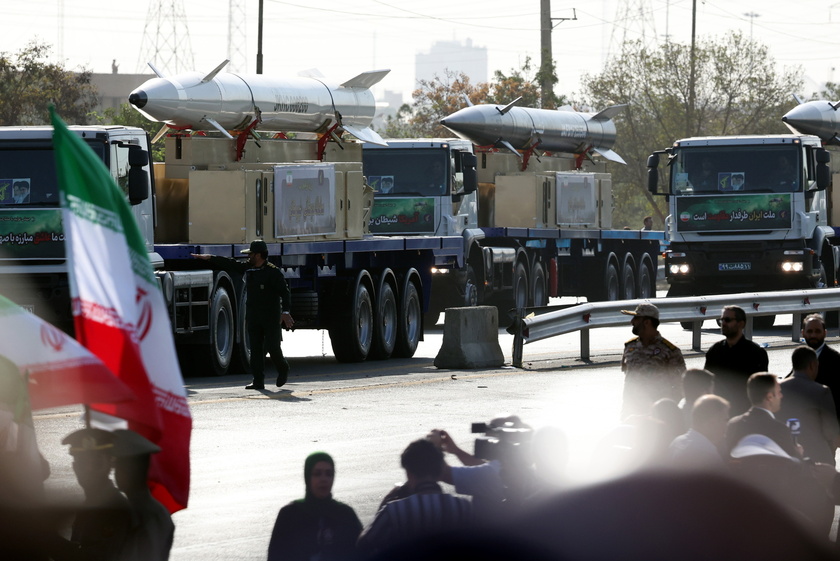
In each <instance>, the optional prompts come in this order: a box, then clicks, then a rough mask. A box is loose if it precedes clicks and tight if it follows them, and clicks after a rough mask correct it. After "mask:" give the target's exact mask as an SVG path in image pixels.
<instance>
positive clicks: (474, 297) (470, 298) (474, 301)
mask: <svg viewBox="0 0 840 561" xmlns="http://www.w3.org/2000/svg"><path fill="white" fill-rule="evenodd" d="M464 306H467V307H472V306H478V281H477V280H476V276H475V269H473V266H472V265H467V280H466V282H465V284H464Z"/></svg>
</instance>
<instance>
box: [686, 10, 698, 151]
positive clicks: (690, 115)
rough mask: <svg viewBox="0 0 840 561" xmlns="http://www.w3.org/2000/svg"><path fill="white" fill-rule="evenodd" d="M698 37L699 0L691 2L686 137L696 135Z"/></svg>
mask: <svg viewBox="0 0 840 561" xmlns="http://www.w3.org/2000/svg"><path fill="white" fill-rule="evenodd" d="M696 36H697V0H691V54H690V55H689V56H690V58H691V63H690V65H691V70H690V71H689V75H688V108H687V110H686V112H685V136H686V137H689V136H692V135H693V134H694V132H693V126H694V82H695V76H696V68H695V67H696V66H697V57H696V55H695V53H694V48H695V45H696Z"/></svg>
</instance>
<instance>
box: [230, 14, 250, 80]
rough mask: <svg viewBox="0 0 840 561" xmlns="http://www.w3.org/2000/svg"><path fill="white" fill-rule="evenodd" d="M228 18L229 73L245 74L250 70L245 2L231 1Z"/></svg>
mask: <svg viewBox="0 0 840 561" xmlns="http://www.w3.org/2000/svg"><path fill="white" fill-rule="evenodd" d="M228 10H229V17H228V59H229V60H230V64H228V66H227V68H226V70H227V71H228V72H239V73H244V72H247V70H248V53H247V52H246V49H245V47H246V45H247V44H248V35H247V33H246V27H245V24H246V22H247V21H248V19H247V17H246V14H245V0H230V4H229V8H228Z"/></svg>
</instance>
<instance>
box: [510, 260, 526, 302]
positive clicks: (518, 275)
mask: <svg viewBox="0 0 840 561" xmlns="http://www.w3.org/2000/svg"><path fill="white" fill-rule="evenodd" d="M513 307H514V308H526V307H528V272H527V271H526V270H525V264H524V263H522V261H519V262H518V263H517V264H516V268H514V270H513Z"/></svg>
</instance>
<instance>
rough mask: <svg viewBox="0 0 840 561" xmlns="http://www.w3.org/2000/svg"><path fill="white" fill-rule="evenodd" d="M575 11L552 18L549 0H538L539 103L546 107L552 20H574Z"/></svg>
mask: <svg viewBox="0 0 840 561" xmlns="http://www.w3.org/2000/svg"><path fill="white" fill-rule="evenodd" d="M576 19H577V13H576V12H575V10H574V9H572V17H570V18H552V17H551V0H540V105H541V106H542V107H546V106H547V105H548V104H549V101H551V99H552V94H553V92H554V84H556V83H557V77H556V76H555V75H554V56H553V51H552V48H551V32H552V30H553V29H554V27H555V26H554V24H553V23H552V21H558V22H561V23H562V22H564V21H567V20H576Z"/></svg>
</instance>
